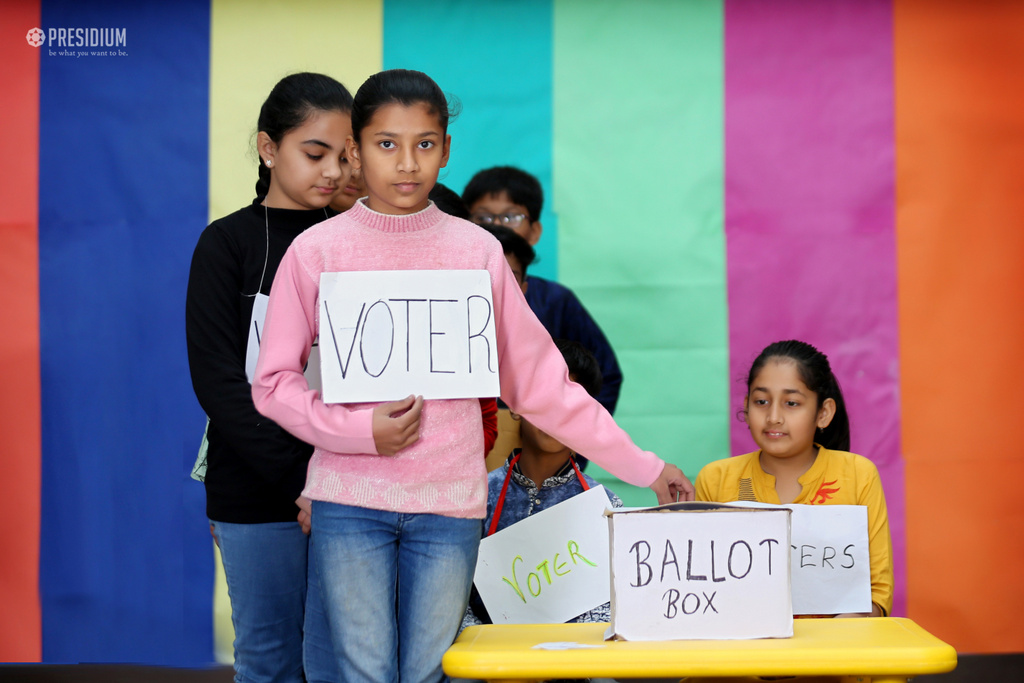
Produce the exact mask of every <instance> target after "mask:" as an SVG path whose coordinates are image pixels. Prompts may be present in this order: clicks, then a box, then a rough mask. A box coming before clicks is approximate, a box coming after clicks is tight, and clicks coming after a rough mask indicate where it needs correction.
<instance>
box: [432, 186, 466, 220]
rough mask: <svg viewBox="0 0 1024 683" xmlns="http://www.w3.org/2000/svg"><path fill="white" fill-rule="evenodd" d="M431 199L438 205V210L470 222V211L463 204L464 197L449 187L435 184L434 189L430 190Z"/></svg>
mask: <svg viewBox="0 0 1024 683" xmlns="http://www.w3.org/2000/svg"><path fill="white" fill-rule="evenodd" d="M430 199H431V201H433V202H434V203H435V204H437V208H439V209H441V210H442V211H444V212H445V213H446V214H448V215H449V216H455V217H456V218H462V219H465V220H467V221H468V220H469V209H467V208H466V205H465V204H464V203H463V202H462V197H460V196H459V195H458V194H456V192H455V190H453V189H452V188H450V187H448V186H447V185H444V184H442V183H435V184H434V187H432V188H430Z"/></svg>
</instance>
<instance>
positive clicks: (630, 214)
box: [553, 0, 730, 505]
mask: <svg viewBox="0 0 1024 683" xmlns="http://www.w3.org/2000/svg"><path fill="white" fill-rule="evenodd" d="M554 36H555V40H554V44H555V52H554V91H555V92H554V193H553V204H554V206H553V208H554V211H555V212H556V213H557V215H558V221H559V223H558V225H559V235H558V237H559V242H558V255H559V275H560V278H559V279H560V281H561V282H563V283H564V284H566V285H568V286H569V287H571V288H572V289H573V291H575V292H576V294H577V295H578V296H579V298H580V300H581V301H583V303H584V305H585V306H586V307H587V309H588V310H589V311H590V312H591V314H592V315H593V316H594V318H595V319H596V320H597V321H598V323H599V324H600V325H601V327H602V329H603V330H604V331H605V333H606V334H607V335H608V338H609V340H611V343H612V346H613V347H614V348H615V351H616V354H617V355H618V357H619V361H620V364H621V365H622V368H623V374H624V376H625V381H624V384H623V392H622V397H621V398H620V401H619V408H618V410H617V411H616V419H617V420H618V421H619V423H620V424H621V425H622V426H623V427H624V428H625V429H626V430H627V431H628V432H629V433H630V435H631V436H632V437H633V440H634V441H636V443H637V444H639V445H640V446H641V447H643V448H646V449H649V450H653V451H654V452H656V453H658V455H660V456H661V457H663V458H664V459H666V460H668V461H669V462H673V463H675V464H677V465H679V466H680V467H681V468H682V469H683V471H684V472H685V473H686V474H687V475H688V476H689V477H690V478H691V479H694V478H695V477H696V475H697V472H698V471H699V469H700V467H701V466H702V465H703V464H705V463H706V462H709V461H711V460H714V459H717V458H723V457H726V456H727V455H728V454H729V450H728V449H729V441H728V436H729V435H728V427H729V420H730V414H729V402H728V381H729V378H728V311H727V305H726V272H725V234H724V226H723V191H724V190H723V175H724V169H723V163H724V162H723V158H724V151H723V135H724V133H723V121H724V112H723V43H722V41H723V17H722V4H721V3H720V2H708V1H706V0H691V1H688V2H680V1H672V0H661V1H649V2H642V3H640V2H638V3H628V4H627V3H621V2H613V1H609V0H597V1H594V2H579V1H576V0H556V2H555V27H554ZM584 455H585V454H584ZM588 471H589V470H588ZM594 472H595V473H596V472H598V468H596V467H595V468H594ZM602 477H603V478H605V479H606V480H607V482H608V484H609V486H611V487H612V488H614V490H615V491H616V492H617V493H619V494H620V495H621V496H622V497H623V500H625V502H626V504H627V505H649V504H653V503H654V498H653V494H652V493H651V492H650V491H647V490H638V489H633V488H632V487H628V486H626V485H625V484H623V483H621V482H619V481H618V480H616V479H614V478H611V477H608V476H607V475H604V474H603V473H602Z"/></svg>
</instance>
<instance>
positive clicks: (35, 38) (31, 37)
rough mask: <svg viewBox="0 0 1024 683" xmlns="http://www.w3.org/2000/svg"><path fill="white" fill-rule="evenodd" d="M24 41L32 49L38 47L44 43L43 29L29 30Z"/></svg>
mask: <svg viewBox="0 0 1024 683" xmlns="http://www.w3.org/2000/svg"><path fill="white" fill-rule="evenodd" d="M25 40H27V41H28V44H29V45H31V46H32V47H39V46H40V45H42V44H43V43H45V42H46V34H45V33H43V29H41V28H34V29H30V30H29V32H28V35H27V36H25Z"/></svg>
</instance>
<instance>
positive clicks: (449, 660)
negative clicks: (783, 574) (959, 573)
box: [442, 618, 956, 683]
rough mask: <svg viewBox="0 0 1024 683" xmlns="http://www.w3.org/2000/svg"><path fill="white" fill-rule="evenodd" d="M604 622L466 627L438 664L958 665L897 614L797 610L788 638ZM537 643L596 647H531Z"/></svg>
mask: <svg viewBox="0 0 1024 683" xmlns="http://www.w3.org/2000/svg"><path fill="white" fill-rule="evenodd" d="M607 626H608V625H607V624H543V625H517V626H510V625H492V626H472V627H470V628H467V629H466V630H465V631H463V633H462V635H460V636H459V637H458V639H457V640H456V641H455V643H454V644H453V645H452V646H451V648H450V649H449V650H448V652H446V653H445V655H444V659H443V661H442V664H443V666H444V670H445V673H447V674H448V675H449V676H454V677H458V678H479V679H485V680H490V681H538V680H544V679H548V678H586V677H609V678H613V677H621V678H629V677H634V678H641V677H684V676H703V677H730V676H826V675H828V676H851V677H865V678H864V680H866V677H870V680H871V681H874V682H876V683H877V682H879V681H885V682H886V683H890V682H893V681H906V680H907V678H908V677H909V676H917V675H920V674H933V673H944V672H946V671H952V670H953V669H954V668H955V667H956V651H955V650H954V649H953V648H952V647H951V646H949V645H947V644H946V643H944V642H942V641H941V640H939V639H938V638H936V637H935V636H933V635H932V634H930V633H928V632H927V631H925V630H924V629H923V628H921V627H920V626H918V625H917V624H915V623H914V622H913V621H911V620H910V619H903V618H881V619H797V620H796V621H794V622H793V637H792V638H779V639H762V640H670V641H657V642H625V641H605V640H604V639H603V638H604V632H605V629H606V628H607ZM541 643H577V644H580V645H590V646H597V647H586V648H579V649H565V650H549V649H537V648H536V647H535V646H536V645H539V644H541ZM851 680H857V679H856V678H852V679H851Z"/></svg>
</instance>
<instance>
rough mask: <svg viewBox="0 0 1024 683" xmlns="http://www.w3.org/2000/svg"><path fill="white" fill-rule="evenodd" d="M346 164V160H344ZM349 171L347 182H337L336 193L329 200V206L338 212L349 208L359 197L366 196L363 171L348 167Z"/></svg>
mask: <svg viewBox="0 0 1024 683" xmlns="http://www.w3.org/2000/svg"><path fill="white" fill-rule="evenodd" d="M345 163H346V164H348V162H347V161H346V162H345ZM348 168H349V170H350V171H351V173H349V176H348V182H347V183H344V184H339V188H338V194H336V195H334V199H332V200H331V208H332V209H334V210H335V211H337V212H338V213H343V212H345V211H348V210H349V209H351V208H352V207H353V206H354V205H355V203H356V201H357V200H358V199H359V198H360V197H365V196H366V185H364V184H363V172H362V171H360V170H359V169H357V168H352V167H351V166H349V167H348Z"/></svg>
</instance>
